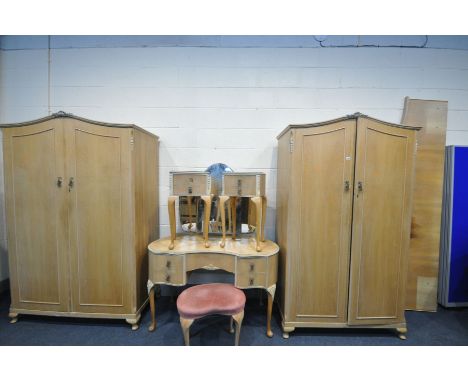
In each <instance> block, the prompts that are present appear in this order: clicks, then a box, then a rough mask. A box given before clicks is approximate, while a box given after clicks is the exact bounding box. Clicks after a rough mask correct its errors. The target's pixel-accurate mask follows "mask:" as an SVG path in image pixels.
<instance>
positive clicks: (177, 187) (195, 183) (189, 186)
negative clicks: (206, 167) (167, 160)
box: [169, 171, 211, 196]
mask: <svg viewBox="0 0 468 382" xmlns="http://www.w3.org/2000/svg"><path fill="white" fill-rule="evenodd" d="M169 177H170V179H169V182H170V193H171V195H175V196H191V195H193V196H203V195H210V194H211V177H210V174H209V173H207V172H201V171H200V172H181V171H171V172H170V173H169Z"/></svg>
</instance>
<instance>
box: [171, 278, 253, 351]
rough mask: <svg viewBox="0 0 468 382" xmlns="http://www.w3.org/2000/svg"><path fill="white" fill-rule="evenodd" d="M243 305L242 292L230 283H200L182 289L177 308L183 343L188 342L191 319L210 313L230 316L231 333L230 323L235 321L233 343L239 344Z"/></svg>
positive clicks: (243, 295) (243, 296)
mask: <svg viewBox="0 0 468 382" xmlns="http://www.w3.org/2000/svg"><path fill="white" fill-rule="evenodd" d="M244 306H245V294H244V292H242V291H241V290H240V289H237V288H236V287H235V286H234V285H231V284H219V283H213V284H201V285H196V286H193V287H190V288H188V289H186V290H184V291H183V292H182V293H181V294H180V295H179V297H178V298H177V310H178V311H179V315H180V325H181V326H182V332H183V333H184V341H185V345H187V346H188V345H189V344H190V341H189V338H190V326H191V325H192V323H193V321H194V320H196V319H197V318H201V317H204V316H207V315H210V314H222V315H225V316H231V333H232V324H233V321H235V322H236V340H235V344H236V346H237V345H239V335H240V329H241V325H242V319H243V318H244Z"/></svg>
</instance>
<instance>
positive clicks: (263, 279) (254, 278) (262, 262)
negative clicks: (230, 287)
mask: <svg viewBox="0 0 468 382" xmlns="http://www.w3.org/2000/svg"><path fill="white" fill-rule="evenodd" d="M266 284H267V258H246V259H240V258H238V259H237V280H236V286H238V287H239V288H249V287H252V288H253V287H258V286H261V287H266V286H267V285H266Z"/></svg>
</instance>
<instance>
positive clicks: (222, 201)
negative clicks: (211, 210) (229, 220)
mask: <svg viewBox="0 0 468 382" xmlns="http://www.w3.org/2000/svg"><path fill="white" fill-rule="evenodd" d="M228 199H229V196H225V195H222V196H220V197H219V208H220V210H221V226H222V227H223V238H222V240H221V244H220V245H221V248H224V246H225V245H226V202H227V200H228Z"/></svg>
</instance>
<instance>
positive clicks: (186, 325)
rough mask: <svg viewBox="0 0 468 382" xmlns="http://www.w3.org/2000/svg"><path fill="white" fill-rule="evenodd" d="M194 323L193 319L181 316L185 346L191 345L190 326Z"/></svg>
mask: <svg viewBox="0 0 468 382" xmlns="http://www.w3.org/2000/svg"><path fill="white" fill-rule="evenodd" d="M192 324H193V320H191V319H188V318H183V317H180V326H181V327H182V333H183V334H184V342H185V346H189V345H190V326H191V325H192Z"/></svg>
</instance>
